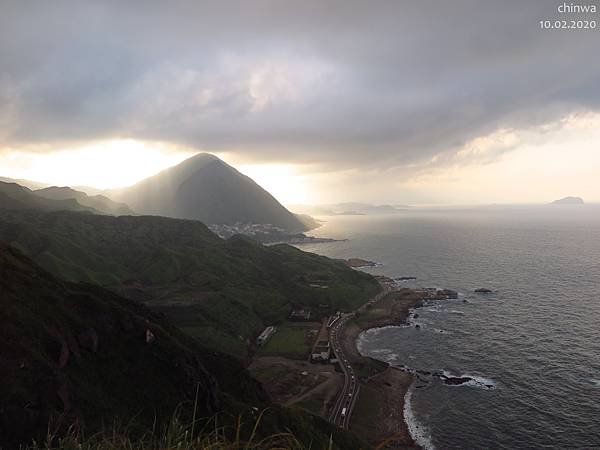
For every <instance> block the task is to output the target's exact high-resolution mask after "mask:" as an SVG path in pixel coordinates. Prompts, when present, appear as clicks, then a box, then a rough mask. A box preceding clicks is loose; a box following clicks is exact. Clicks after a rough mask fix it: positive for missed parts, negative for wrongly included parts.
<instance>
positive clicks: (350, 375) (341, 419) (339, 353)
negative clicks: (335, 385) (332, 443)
mask: <svg viewBox="0 0 600 450" xmlns="http://www.w3.org/2000/svg"><path fill="white" fill-rule="evenodd" d="M388 292H389V290H388V289H387V288H384V290H383V291H382V292H381V293H379V294H378V295H376V296H375V297H373V298H372V299H371V300H369V301H368V302H367V303H365V304H364V305H363V306H361V307H360V308H359V309H358V310H357V311H364V310H365V309H366V308H367V307H368V306H369V305H371V304H373V303H375V302H377V301H378V300H380V299H381V298H382V297H383V296H384V295H385V294H387V293H388ZM354 316H355V313H347V314H343V315H342V316H341V317H340V318H339V319H338V320H337V321H335V322H334V323H333V325H332V326H331V328H330V329H329V342H330V345H331V349H332V351H333V354H334V355H335V357H336V359H337V360H338V362H339V365H340V367H341V369H342V372H343V374H344V384H343V386H342V389H341V391H340V393H339V395H338V398H337V400H336V403H335V406H334V407H333V410H332V411H331V415H330V416H329V421H330V422H331V423H333V424H334V425H337V426H339V427H341V428H348V424H349V423H350V416H351V415H352V411H353V410H354V405H355V404H356V400H357V398H358V393H359V391H360V384H359V383H358V378H357V377H356V372H355V371H354V368H353V367H352V364H351V363H350V359H349V358H348V355H346V353H345V352H344V347H343V345H342V334H343V332H344V327H345V326H346V323H347V322H348V321H349V320H351V319H353V318H354Z"/></svg>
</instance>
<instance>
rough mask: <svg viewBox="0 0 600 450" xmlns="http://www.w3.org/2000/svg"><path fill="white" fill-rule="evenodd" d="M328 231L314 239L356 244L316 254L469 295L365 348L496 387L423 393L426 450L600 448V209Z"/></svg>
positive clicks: (381, 219) (410, 217)
mask: <svg viewBox="0 0 600 450" xmlns="http://www.w3.org/2000/svg"><path fill="white" fill-rule="evenodd" d="M326 220H328V222H327V223H326V225H325V226H323V227H322V228H320V229H319V230H317V231H316V232H315V233H314V234H315V235H319V236H329V237H337V238H348V239H349V240H348V241H346V242H335V243H327V244H313V245H304V246H302V248H303V249H304V250H307V251H313V252H315V253H319V254H323V255H327V256H332V257H341V258H348V257H352V256H357V257H362V258H367V259H371V260H373V261H377V262H380V263H382V264H383V265H382V266H381V267H377V268H375V269H372V270H371V272H374V273H382V274H385V275H388V276H392V277H397V276H416V277H417V281H416V282H414V283H411V284H407V286H422V287H429V286H439V287H447V288H451V289H455V290H458V291H459V292H460V293H461V296H460V298H459V299H458V300H449V301H443V302H437V303H434V304H431V305H428V306H426V307H423V308H420V309H418V310H417V311H416V312H417V313H418V314H419V316H418V318H416V319H415V322H416V323H419V324H420V328H418V329H417V328H416V327H414V326H407V327H389V328H383V329H379V330H371V331H369V332H367V333H365V334H363V336H362V337H361V339H360V342H359V348H360V349H361V351H362V352H363V353H364V354H367V355H370V356H373V357H375V358H379V359H382V360H385V361H389V362H390V363H392V364H397V365H405V366H408V367H410V368H413V369H420V370H427V371H438V370H440V371H441V370H444V371H446V372H448V373H451V374H454V375H470V376H474V377H476V379H477V380H480V381H482V382H483V385H482V384H479V383H471V384H470V385H462V386H447V385H444V384H442V383H441V382H439V381H435V380H433V381H429V382H427V381H425V382H417V383H415V384H414V385H413V388H412V389H411V391H410V403H409V405H408V407H409V408H408V410H407V411H406V412H407V415H408V417H409V419H410V426H411V427H412V428H413V432H414V433H415V434H416V437H417V438H418V440H419V441H420V442H421V443H422V444H423V445H424V446H426V447H429V448H437V449H530V448H557V449H570V448H600V206H592V205H585V206H582V207H551V206H547V207H531V208H524V207H523V208H517V207H514V208H508V207H505V208H500V207H496V208H477V209H455V210H411V211H408V212H404V213H400V214H398V215H393V216H346V217H341V216H339V217H328V218H326ZM479 287H487V288H490V289H493V290H494V291H495V293H494V294H492V295H488V296H484V295H478V294H475V293H473V290H474V289H476V288H479ZM465 300H466V302H465ZM485 384H489V385H492V386H493V387H492V388H487V387H485V386H484V385H485ZM398 401H401V399H398Z"/></svg>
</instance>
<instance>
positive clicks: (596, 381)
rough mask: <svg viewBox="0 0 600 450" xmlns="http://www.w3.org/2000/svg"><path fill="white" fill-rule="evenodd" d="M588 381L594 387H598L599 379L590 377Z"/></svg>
mask: <svg viewBox="0 0 600 450" xmlns="http://www.w3.org/2000/svg"><path fill="white" fill-rule="evenodd" d="M590 381H591V383H592V385H593V386H594V387H600V380H597V379H596V378H590Z"/></svg>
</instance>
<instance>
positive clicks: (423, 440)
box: [404, 382, 435, 450]
mask: <svg viewBox="0 0 600 450" xmlns="http://www.w3.org/2000/svg"><path fill="white" fill-rule="evenodd" d="M414 386H415V383H414V382H413V383H412V384H411V385H410V387H409V388H408V391H406V395H405V396H404V422H406V427H407V428H408V432H409V433H410V436H411V437H412V439H413V441H415V443H416V444H417V445H420V446H421V447H422V448H424V449H425V450H434V449H435V446H434V445H433V442H431V432H430V431H429V428H428V427H426V426H424V425H422V424H421V423H419V421H418V420H417V418H416V417H415V414H414V412H413V409H412V393H413V390H414Z"/></svg>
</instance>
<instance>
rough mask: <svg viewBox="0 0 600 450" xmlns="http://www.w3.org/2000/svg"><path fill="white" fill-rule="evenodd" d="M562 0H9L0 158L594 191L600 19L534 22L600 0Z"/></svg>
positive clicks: (545, 196) (485, 198)
mask: <svg viewBox="0 0 600 450" xmlns="http://www.w3.org/2000/svg"><path fill="white" fill-rule="evenodd" d="M569 3H570V2H569ZM586 3H590V2H586ZM559 4H562V2H555V1H552V0H515V1H510V0H508V1H507V0H495V1H486V0H471V1H462V0H452V1H448V0H438V1H429V0H419V1H409V0H397V1H376V0H373V1H360V2H359V1H351V0H340V1H327V0H315V1H310V0H303V1H281V0H272V1H259V0H242V1H239V2H231V1H223V0H220V1H214V2H213V1H203V0H197V1H189V2H183V1H169V2H165V1H151V0H146V1H144V2H137V1H117V0H114V1H93V2H86V1H75V0H73V1H60V0H54V1H51V2H48V1H39V2H33V1H27V0H18V1H10V0H8V1H7V0H4V1H2V4H1V6H0V175H2V176H8V177H14V178H29V179H34V180H38V181H45V182H49V183H54V184H71V185H91V186H96V187H101V188H106V187H115V186H121V185H127V184H131V183H134V182H135V181H137V180H139V179H141V178H144V177H145V176H148V175H150V174H152V173H154V172H156V171H158V170H160V169H161V168H164V167H166V166H169V165H172V164H175V163H177V162H178V161H181V160H183V159H184V158H186V157H188V156H190V155H192V154H194V153H197V152H200V151H206V152H211V153H215V154H217V155H219V156H221V157H222V158H223V159H225V160H226V161H228V162H229V163H231V164H233V165H235V166H236V167H238V168H239V169H240V170H242V171H243V172H245V173H247V174H249V175H250V176H253V177H254V178H255V179H256V180H257V181H258V182H259V183H261V184H262V185H263V186H264V187H266V188H267V189H269V190H271V191H272V192H273V193H274V195H275V196H276V197H278V198H279V199H280V200H282V201H283V202H284V203H287V204H289V203H321V202H333V201H350V200H356V201H371V202H390V203H454V204H456V203H460V204H465V203H492V202H496V203H497V202H538V201H544V202H545V201H549V200H552V199H554V198H556V197H562V196H566V195H581V196H583V197H585V198H586V199H587V200H590V201H600V181H599V178H598V173H599V172H600V148H599V143H600V58H599V57H598V53H599V51H600V29H596V30H542V29H540V25H539V21H540V20H545V19H548V20H554V19H556V18H559V19H564V20H568V21H570V20H571V19H589V20H594V19H595V20H597V21H598V22H599V25H598V26H599V28H600V14H596V15H594V14H588V15H587V16H585V15H574V14H559V13H558V12H557V6H558V5H559Z"/></svg>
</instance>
